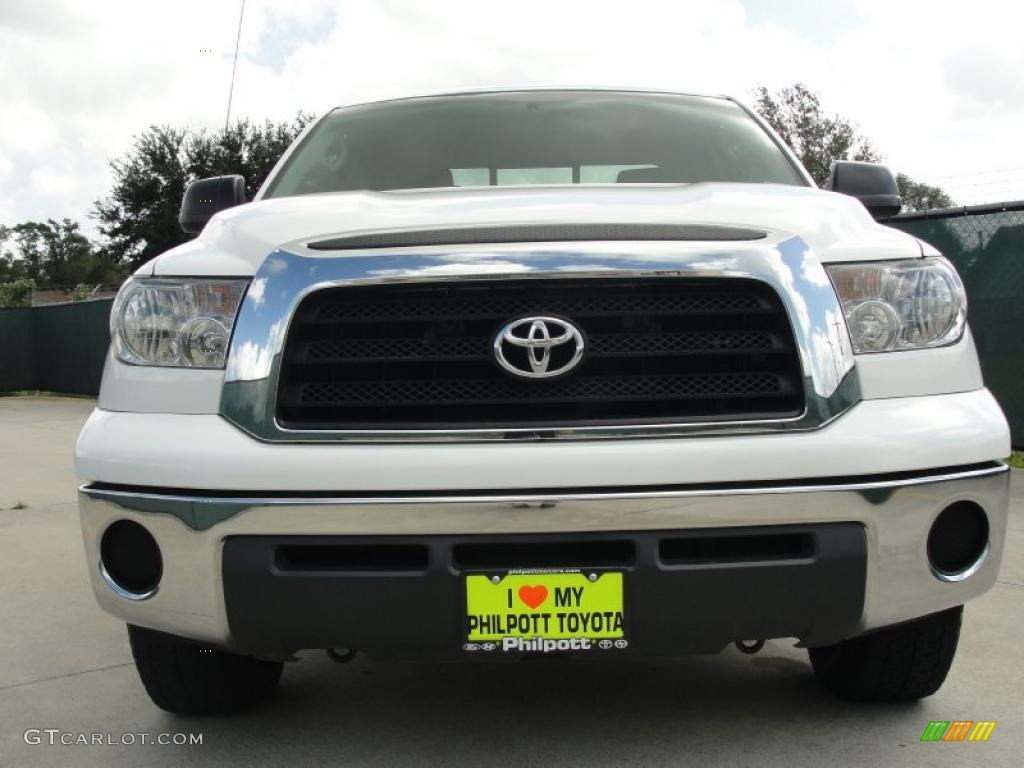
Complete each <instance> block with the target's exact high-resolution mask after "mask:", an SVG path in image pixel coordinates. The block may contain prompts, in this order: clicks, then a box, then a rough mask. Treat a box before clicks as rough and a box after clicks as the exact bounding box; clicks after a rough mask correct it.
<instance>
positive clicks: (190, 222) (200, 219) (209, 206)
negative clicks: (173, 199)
mask: <svg viewBox="0 0 1024 768" xmlns="http://www.w3.org/2000/svg"><path fill="white" fill-rule="evenodd" d="M244 202H245V179H243V178H242V177H241V176H239V175H237V174H235V175H233V176H213V177H211V178H209V179H198V180H196V181H193V182H192V183H191V184H189V185H188V186H187V187H185V196H184V197H182V199H181V213H179V214H178V224H180V225H181V228H182V229H183V230H185V231H186V232H188V233H189V234H190V235H198V234H199V233H200V232H202V231H203V227H205V226H206V222H208V221H209V220H210V218H211V217H212V216H213V214H215V213H217V212H218V211H223V210H224V209H225V208H233V207H234V206H236V205H241V204H242V203H244Z"/></svg>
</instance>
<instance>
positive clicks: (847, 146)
mask: <svg viewBox="0 0 1024 768" xmlns="http://www.w3.org/2000/svg"><path fill="white" fill-rule="evenodd" d="M754 108H755V109H756V110H757V112H758V114H759V115H761V117H762V118H764V120H765V122H767V123H768V124H769V125H770V126H771V127H772V128H774V129H775V132H776V133H778V134H779V136H780V137H781V138H782V140H783V141H785V142H786V143H787V144H788V145H789V146H790V148H791V149H792V150H793V152H794V153H795V154H796V156H797V157H798V158H800V162H801V163H803V165H804V167H805V168H806V169H807V172H808V173H810V174H811V177H812V178H813V179H814V181H815V182H816V183H817V184H818V185H819V186H822V185H824V183H825V182H826V181H828V176H829V171H830V170H831V168H832V163H833V162H834V161H836V160H861V161H865V162H869V163H877V162H880V161H881V160H882V156H881V155H880V154H879V153H878V152H877V151H876V150H875V148H874V146H873V145H872V144H871V142H870V141H869V140H868V139H867V138H865V137H864V136H861V135H860V134H859V132H858V128H857V125H856V124H855V123H853V122H851V121H850V120H848V119H846V118H845V117H842V116H841V115H837V114H836V115H828V114H826V113H825V111H824V110H823V109H822V107H821V100H820V99H819V98H818V94H817V93H815V92H814V91H812V90H811V89H810V88H808V87H807V86H806V85H804V84H803V83H794V84H793V85H791V86H788V87H786V88H783V89H781V90H780V91H778V92H777V93H772V92H771V91H769V90H768V89H767V88H765V87H764V86H763V85H762V86H759V87H758V88H756V89H755V90H754ZM896 182H897V184H898V185H899V188H900V195H901V196H902V198H903V208H904V210H908V211H923V210H928V209H929V208H949V207H951V206H952V205H954V202H953V200H952V199H951V198H950V196H949V195H947V194H946V193H945V192H944V191H943V190H942V189H940V188H939V187H933V186H930V185H928V184H922V183H919V182H916V181H914V180H913V179H911V178H910V177H909V176H907V175H906V174H902V173H901V174H898V175H897V177H896Z"/></svg>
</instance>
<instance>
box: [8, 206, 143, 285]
mask: <svg viewBox="0 0 1024 768" xmlns="http://www.w3.org/2000/svg"><path fill="white" fill-rule="evenodd" d="M0 246H2V259H0V282H2V283H13V282H18V281H20V280H30V281H32V283H33V284H35V285H36V286H38V287H41V288H63V289H69V290H70V289H72V288H74V287H75V286H77V285H79V284H82V283H88V284H92V285H96V284H103V285H116V284H117V283H120V282H121V281H122V280H123V279H124V276H125V272H126V270H125V268H124V267H123V266H120V265H118V264H117V263H115V261H114V260H113V259H112V258H111V255H110V252H109V251H107V250H105V249H103V248H100V247H98V246H97V245H95V244H94V243H92V242H90V240H89V238H87V237H86V236H85V235H83V234H82V232H81V230H80V228H79V224H78V222H75V221H71V220H70V219H63V220H61V221H55V220H54V219H48V220H46V221H26V222H22V223H21V224H16V225H15V226H13V227H0ZM12 246H13V250H12Z"/></svg>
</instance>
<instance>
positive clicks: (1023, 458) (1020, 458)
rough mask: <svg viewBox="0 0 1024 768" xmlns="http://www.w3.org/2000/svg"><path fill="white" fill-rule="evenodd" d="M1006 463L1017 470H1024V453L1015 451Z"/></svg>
mask: <svg viewBox="0 0 1024 768" xmlns="http://www.w3.org/2000/svg"><path fill="white" fill-rule="evenodd" d="M1006 461H1007V463H1008V464H1009V465H1010V466H1011V467H1014V468H1015V469H1024V452H1021V451H1014V452H1013V453H1012V454H1010V458H1008V459H1007V460H1006Z"/></svg>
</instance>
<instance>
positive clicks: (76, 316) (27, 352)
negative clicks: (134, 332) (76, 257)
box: [0, 299, 112, 395]
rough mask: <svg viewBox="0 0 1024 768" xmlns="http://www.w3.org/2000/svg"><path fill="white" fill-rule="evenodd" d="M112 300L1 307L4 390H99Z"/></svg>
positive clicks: (0, 373)
mask: <svg viewBox="0 0 1024 768" xmlns="http://www.w3.org/2000/svg"><path fill="white" fill-rule="evenodd" d="M111 301H112V300H110V299H100V300H97V301H81V302H76V303H74V304H54V305H51V306H43V307H17V308H14V309H0V392H11V391H18V390H24V389H39V390H44V391H46V392H63V393H67V394H76V395H95V394H97V393H98V392H99V390H100V377H101V376H102V375H103V361H104V359H105V358H106V354H107V347H108V346H109V344H110V332H109V330H108V318H109V317H110V305H111Z"/></svg>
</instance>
